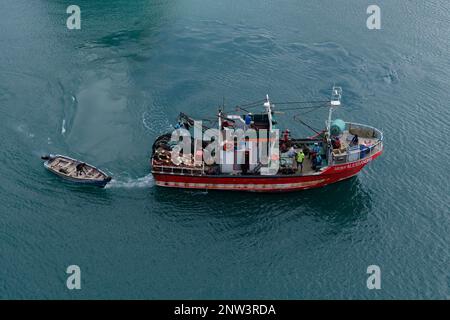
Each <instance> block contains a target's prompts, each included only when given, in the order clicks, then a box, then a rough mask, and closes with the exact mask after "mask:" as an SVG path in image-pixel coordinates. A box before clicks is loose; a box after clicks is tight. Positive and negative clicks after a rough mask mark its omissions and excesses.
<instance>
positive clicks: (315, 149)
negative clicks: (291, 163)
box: [308, 142, 320, 159]
mask: <svg viewBox="0 0 450 320" xmlns="http://www.w3.org/2000/svg"><path fill="white" fill-rule="evenodd" d="M319 153H320V147H319V144H318V143H317V142H315V143H314V146H313V148H312V150H311V152H310V153H309V156H308V157H309V158H311V159H314V158H315V157H316V156H317V155H318V154H319Z"/></svg>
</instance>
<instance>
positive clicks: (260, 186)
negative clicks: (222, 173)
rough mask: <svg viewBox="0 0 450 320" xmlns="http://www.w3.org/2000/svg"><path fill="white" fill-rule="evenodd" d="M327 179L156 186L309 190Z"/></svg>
mask: <svg viewBox="0 0 450 320" xmlns="http://www.w3.org/2000/svg"><path fill="white" fill-rule="evenodd" d="M324 181H325V179H320V180H314V181H304V182H296V183H278V184H272V183H269V184H250V183H245V184H244V183H239V184H228V183H226V184H220V183H189V182H173V181H156V185H158V186H161V187H176V188H193V189H222V190H227V189H228V190H272V189H275V190H282V189H295V188H309V187H312V186H315V185H318V184H320V183H322V182H324Z"/></svg>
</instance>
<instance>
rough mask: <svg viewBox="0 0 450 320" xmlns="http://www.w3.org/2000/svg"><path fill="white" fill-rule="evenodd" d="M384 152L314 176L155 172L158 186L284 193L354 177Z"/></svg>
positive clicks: (330, 168) (336, 166) (328, 169)
mask: <svg viewBox="0 0 450 320" xmlns="http://www.w3.org/2000/svg"><path fill="white" fill-rule="evenodd" d="M381 153H382V151H379V152H377V153H374V154H373V155H371V156H370V157H367V158H365V159H361V160H358V161H354V162H349V163H345V164H341V165H334V166H330V167H328V168H326V169H324V170H323V171H321V172H318V173H317V174H313V175H290V176H288V175H286V176H283V175H277V176H260V175H258V176H256V175H252V176H232V175H231V176H212V175H204V176H195V175H194V176H193V175H181V174H171V173H161V172H153V176H154V177H155V182H156V185H157V186H162V187H172V188H186V189H202V190H205V189H213V190H233V191H254V192H284V191H297V190H305V189H311V188H318V187H323V186H326V185H329V184H331V183H335V182H338V181H342V180H345V179H348V178H351V177H353V176H354V175H356V174H357V173H358V172H359V171H361V169H362V168H364V166H365V165H366V164H368V163H369V162H370V161H372V160H373V159H375V158H377V157H378V156H379V155H380V154H381Z"/></svg>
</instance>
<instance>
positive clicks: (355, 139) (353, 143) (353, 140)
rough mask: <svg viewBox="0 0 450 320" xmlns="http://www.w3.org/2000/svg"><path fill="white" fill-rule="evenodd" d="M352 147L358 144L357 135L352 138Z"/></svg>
mask: <svg viewBox="0 0 450 320" xmlns="http://www.w3.org/2000/svg"><path fill="white" fill-rule="evenodd" d="M350 144H351V145H352V146H357V145H358V144H359V139H358V135H357V134H355V135H354V136H353V138H352V142H351V143H350Z"/></svg>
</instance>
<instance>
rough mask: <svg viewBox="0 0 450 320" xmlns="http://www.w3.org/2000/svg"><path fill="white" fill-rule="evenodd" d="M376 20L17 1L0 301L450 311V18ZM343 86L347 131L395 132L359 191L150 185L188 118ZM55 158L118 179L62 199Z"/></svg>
mask: <svg viewBox="0 0 450 320" xmlns="http://www.w3.org/2000/svg"><path fill="white" fill-rule="evenodd" d="M376 2H377V4H378V5H379V6H380V8H381V19H382V20H381V23H382V25H381V30H368V29H367V27H366V19H367V17H368V15H367V14H366V9H367V7H368V5H370V4H372V3H373V2H372V1H365V0H364V1H356V0H353V1H344V0H339V1H336V0H333V1H331V0H322V1H304V0H303V1H300V0H284V1H281V0H280V1H263V0H259V1H256V0H250V1H236V0H229V1H201V0H185V1H149V0H147V1H143V0H137V1H125V0H121V1H108V2H106V1H93V0H90V1H87V0H77V1H76V2H75V3H72V2H70V3H69V2H68V1H44V0H40V1H25V0H14V1H12V0H10V1H5V0H4V1H1V3H0V119H1V126H0V135H1V137H2V139H1V142H0V161H1V162H0V163H1V166H0V179H1V180H0V181H1V183H0V204H1V205H0V298H63V299H76V298H160V299H161V298H189V299H192V298H256V299H258V298H280V299H285V298H290V299H304V298H327V299H328V298H362V299H372V298H438V299H446V298H447V297H449V296H450V288H449V286H450V268H449V258H450V250H449V241H450V232H449V231H450V222H449V186H448V181H449V171H448V159H449V148H448V137H449V134H450V132H449V131H450V130H449V121H450V111H449V107H448V104H449V101H450V94H449V92H450V91H449V88H450V62H449V61H450V60H449V56H448V54H449V49H450V38H449V36H448V32H449V27H450V2H448V1H447V0H434V1H426V2H425V1H406V0H405V1H385V0H383V1H382V0H377V1H376ZM69 4H78V5H79V6H80V7H81V11H82V12H81V19H82V22H81V23H82V24H81V30H68V29H67V28H66V18H67V17H68V15H67V14H66V8H67V6H68V5H69ZM334 83H335V84H338V85H340V86H342V87H343V89H344V97H343V103H344V106H343V107H342V108H341V109H340V110H339V111H338V112H337V113H336V116H338V117H340V118H343V119H345V120H347V121H353V122H361V123H366V124H370V125H373V126H375V127H378V128H380V129H382V130H383V131H384V134H385V153H384V154H383V156H382V157H380V158H379V159H377V160H376V161H375V162H373V163H371V164H370V165H369V166H367V167H366V168H365V169H364V170H363V171H362V172H361V173H360V175H359V176H358V177H356V178H354V179H351V180H348V181H345V182H341V183H338V184H335V185H332V186H328V187H325V188H322V189H317V190H308V191H304V192H298V193H290V194H275V195H274V194H268V195H265V194H245V193H222V192H202V191H195V192H193V191H182V190H170V189H160V188H157V187H155V186H154V184H153V179H152V177H151V175H149V161H148V160H149V159H148V158H149V154H150V151H151V145H152V142H153V139H154V138H155V137H156V136H157V135H158V134H160V133H162V132H165V131H167V130H168V129H170V126H171V124H173V123H174V121H175V117H176V115H177V114H178V113H179V112H180V111H185V112H188V113H189V114H191V115H192V116H194V117H199V118H205V117H210V116H211V115H212V114H214V113H215V112H216V109H217V106H218V105H219V104H221V103H222V98H223V97H225V102H226V105H227V107H228V110H231V109H232V107H233V106H234V105H235V104H238V103H242V102H245V101H254V100H259V99H262V98H264V96H265V94H266V93H268V94H270V96H271V97H272V99H273V100H275V101H276V100H278V101H286V100H299V99H300V100H308V99H317V98H323V97H325V98H328V96H329V93H330V89H331V86H332V85H333V84H334ZM325 118H326V111H325V110H323V111H321V112H318V113H311V114H309V115H308V121H309V123H311V124H312V125H314V126H315V127H322V126H323V124H324V119H325ZM278 120H279V122H280V123H284V124H285V125H286V126H287V127H289V128H290V129H291V131H292V132H293V133H294V134H295V135H304V134H305V135H306V134H309V133H310V132H308V131H305V129H304V127H299V126H298V124H297V123H296V122H294V121H293V120H292V114H289V115H288V114H285V115H279V116H278ZM50 152H51V153H62V154H67V155H70V156H73V157H76V158H80V159H84V160H85V161H87V162H90V163H93V164H96V165H98V166H99V167H101V168H103V169H105V170H107V171H108V172H110V173H111V174H112V175H113V176H114V178H115V180H114V181H113V182H112V183H111V185H110V186H109V187H108V188H106V189H104V190H97V189H90V188H83V187H78V186H73V185H69V184H66V183H64V182H62V181H61V180H59V179H58V178H56V177H54V176H52V175H51V174H49V173H48V172H46V171H45V170H44V168H43V166H42V162H41V161H40V159H39V156H40V155H41V154H43V153H50ZM72 264H76V265H79V266H80V268H81V272H82V289H81V290H78V291H77V290H74V291H70V290H68V289H67V288H66V277H67V274H66V273H65V270H66V268H67V266H69V265H72ZM372 264H376V265H378V266H380V268H381V273H382V274H381V279H382V280H381V281H382V283H381V286H382V288H381V290H368V289H367V287H366V279H367V277H368V275H367V274H366V269H367V267H368V266H369V265H372Z"/></svg>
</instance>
